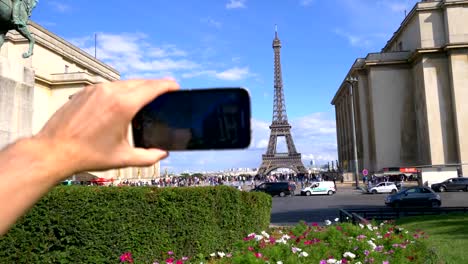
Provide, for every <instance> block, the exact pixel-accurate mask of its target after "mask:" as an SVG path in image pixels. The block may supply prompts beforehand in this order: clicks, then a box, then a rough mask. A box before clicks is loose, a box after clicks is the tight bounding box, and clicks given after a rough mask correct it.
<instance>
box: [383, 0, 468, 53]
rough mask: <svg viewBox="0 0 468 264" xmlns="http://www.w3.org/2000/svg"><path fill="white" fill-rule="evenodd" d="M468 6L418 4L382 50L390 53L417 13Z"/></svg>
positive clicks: (444, 0)
mask: <svg viewBox="0 0 468 264" xmlns="http://www.w3.org/2000/svg"><path fill="white" fill-rule="evenodd" d="M466 5H468V0H440V1H425V2H419V3H416V4H415V5H414V7H413V9H411V11H410V12H409V13H408V15H407V16H406V17H405V19H404V20H403V22H402V23H401V24H400V27H399V28H398V29H397V31H395V33H394V34H393V36H392V37H391V38H390V40H389V41H387V44H386V45H385V47H384V48H383V49H382V52H388V51H389V50H390V49H391V47H392V45H393V44H394V42H395V40H396V39H398V37H399V36H400V35H401V34H402V32H403V31H404V30H405V28H406V26H407V25H408V24H409V23H410V21H411V20H412V19H413V18H416V14H417V13H420V12H427V11H433V10H436V9H444V8H447V7H453V6H466Z"/></svg>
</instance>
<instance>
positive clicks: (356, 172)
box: [346, 76, 359, 189]
mask: <svg viewBox="0 0 468 264" xmlns="http://www.w3.org/2000/svg"><path fill="white" fill-rule="evenodd" d="M346 82H347V83H349V95H350V97H351V123H352V126H353V129H352V130H353V149H354V180H355V181H356V189H358V188H359V179H358V176H359V168H358V155H357V143H356V122H355V117H354V98H353V88H354V85H355V84H356V83H357V82H358V79H357V78H356V77H353V76H349V77H348V78H346Z"/></svg>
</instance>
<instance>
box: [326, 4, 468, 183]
mask: <svg viewBox="0 0 468 264" xmlns="http://www.w3.org/2000/svg"><path fill="white" fill-rule="evenodd" d="M351 76H352V77H355V78H357V83H355V84H354V85H353V88H354V89H353V91H354V92H353V94H354V96H353V98H354V108H355V113H356V115H355V116H356V137H357V150H358V163H359V168H360V170H362V169H363V168H367V169H369V170H370V171H379V170H381V169H383V168H388V167H414V166H435V165H445V166H447V165H455V164H465V165H463V166H461V167H460V168H461V169H463V170H462V171H463V172H464V173H465V174H466V173H468V1H467V0H438V1H435V0H434V1H421V2H419V3H417V4H416V5H415V6H414V8H413V9H412V10H411V12H410V13H409V14H408V15H407V16H406V18H405V19H404V21H403V22H402V23H401V26H400V28H399V29H398V30H397V31H396V32H395V34H394V35H393V37H392V38H391V39H390V40H389V41H388V42H387V44H386V46H385V47H384V48H383V49H382V51H381V52H379V53H370V54H368V55H367V56H366V57H365V58H359V59H357V60H356V61H355V63H354V64H353V65H352V67H351V69H350V70H349V72H348V74H347V75H346V77H345V80H344V81H343V83H342V84H341V86H340V87H339V89H338V91H337V92H336V95H335V97H334V98H333V101H332V104H333V105H334V106H335V110H336V124H337V139H338V157H339V160H340V163H341V165H342V167H344V170H345V171H352V170H353V166H352V163H353V160H354V155H353V140H352V130H351V129H352V125H351V124H352V123H351V110H350V109H351V108H350V107H351V104H350V102H351V101H350V98H351V97H350V92H349V91H350V89H349V88H350V87H349V86H350V83H349V82H348V81H346V80H347V78H348V77H351Z"/></svg>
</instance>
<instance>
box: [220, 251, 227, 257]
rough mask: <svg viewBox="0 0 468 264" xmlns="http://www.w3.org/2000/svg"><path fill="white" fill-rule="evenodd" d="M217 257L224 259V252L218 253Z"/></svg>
mask: <svg viewBox="0 0 468 264" xmlns="http://www.w3.org/2000/svg"><path fill="white" fill-rule="evenodd" d="M218 256H219V257H220V258H224V256H226V254H224V252H218Z"/></svg>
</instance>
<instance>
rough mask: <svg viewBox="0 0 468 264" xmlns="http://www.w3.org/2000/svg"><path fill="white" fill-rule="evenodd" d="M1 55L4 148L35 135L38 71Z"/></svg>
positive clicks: (1, 137)
mask: <svg viewBox="0 0 468 264" xmlns="http://www.w3.org/2000/svg"><path fill="white" fill-rule="evenodd" d="M20 60H21V59H18V61H13V60H8V59H7V58H4V57H0V149H1V148H3V147H5V146H6V145H8V144H9V143H11V142H12V141H14V140H16V139H18V138H20V137H25V136H31V135H32V116H33V99H34V71H33V70H32V69H31V68H29V67H26V66H24V65H23V64H22V63H21V61H20Z"/></svg>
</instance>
